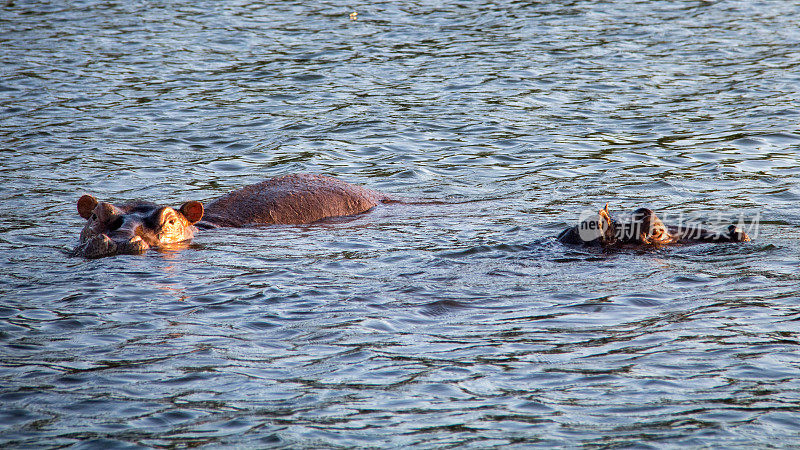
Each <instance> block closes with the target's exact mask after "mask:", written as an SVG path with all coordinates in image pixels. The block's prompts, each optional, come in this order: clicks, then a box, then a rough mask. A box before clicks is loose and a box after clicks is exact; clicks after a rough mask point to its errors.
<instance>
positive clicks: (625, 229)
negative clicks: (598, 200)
mask: <svg viewBox="0 0 800 450" xmlns="http://www.w3.org/2000/svg"><path fill="white" fill-rule="evenodd" d="M557 239H558V240H559V241H560V242H562V243H564V244H570V245H581V246H587V247H603V248H619V247H631V246H663V245H671V244H692V243H701V242H747V241H749V240H750V237H749V236H748V235H747V234H746V233H745V232H744V231H743V230H742V229H740V228H739V227H737V226H735V225H729V226H728V227H727V228H726V229H725V230H724V231H720V232H715V231H709V230H706V229H704V228H702V227H700V226H697V225H689V226H686V225H680V226H674V225H665V224H664V223H663V222H662V221H661V219H659V218H658V216H656V214H655V213H654V212H653V211H652V210H650V209H648V208H639V209H637V210H636V211H634V212H633V215H632V216H631V217H630V218H629V219H628V220H624V221H618V220H615V219H613V218H612V217H611V215H610V214H609V212H608V205H606V207H605V208H604V209H601V210H600V211H599V212H598V213H597V215H596V216H591V217H588V218H586V219H584V220H583V221H581V223H579V224H578V225H576V226H573V227H570V228H567V229H566V230H564V231H563V232H561V234H559V235H558V238H557Z"/></svg>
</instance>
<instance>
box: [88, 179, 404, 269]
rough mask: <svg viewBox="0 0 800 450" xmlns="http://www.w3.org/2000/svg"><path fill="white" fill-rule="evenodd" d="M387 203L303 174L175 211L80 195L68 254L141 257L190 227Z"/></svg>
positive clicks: (279, 220) (287, 220) (187, 233)
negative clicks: (80, 224) (80, 221)
mask: <svg viewBox="0 0 800 450" xmlns="http://www.w3.org/2000/svg"><path fill="white" fill-rule="evenodd" d="M387 201H390V199H389V197H387V196H385V195H383V194H380V193H378V192H376V191H373V190H371V189H367V188H363V187H360V186H355V185H352V184H349V183H346V182H344V181H341V180H338V179H336V178H331V177H326V176H322V175H306V174H295V175H286V176H282V177H277V178H272V179H269V180H266V181H263V182H261V183H257V184H254V185H250V186H246V187H244V188H242V189H239V190H237V191H234V192H231V193H230V194H228V195H225V196H223V197H221V198H219V199H217V200H215V201H213V202H211V203H210V204H209V205H208V206H207V207H203V204H202V203H200V202H198V201H189V202H186V203H184V204H183V205H182V206H181V207H180V208H178V209H174V208H171V207H169V206H160V205H157V204H155V203H150V202H131V203H126V204H123V205H121V206H116V205H113V204H111V203H106V202H100V201H98V200H97V199H95V198H94V197H92V196H91V195H84V196H83V197H81V198H80V200H78V213H79V214H80V215H81V217H83V218H84V219H86V225H85V226H84V228H83V231H81V236H80V243H79V244H78V246H77V247H76V248H75V250H74V251H73V254H74V255H76V256H84V257H87V258H100V257H103V256H112V255H122V254H140V253H144V252H145V251H146V250H147V249H150V248H166V247H169V246H173V245H176V244H180V243H185V242H186V241H188V240H190V239H191V238H192V237H193V236H194V234H195V232H196V231H197V229H196V228H195V226H194V225H195V224H196V225H197V226H199V227H201V228H215V227H243V226H248V225H259V224H268V225H272V224H304V223H311V222H316V221H318V220H321V219H325V218H328V217H338V216H349V215H354V214H361V213H363V212H366V211H368V210H369V209H371V208H373V207H374V206H376V205H377V204H378V203H380V202H387ZM201 219H203V220H202V221H200V220H201Z"/></svg>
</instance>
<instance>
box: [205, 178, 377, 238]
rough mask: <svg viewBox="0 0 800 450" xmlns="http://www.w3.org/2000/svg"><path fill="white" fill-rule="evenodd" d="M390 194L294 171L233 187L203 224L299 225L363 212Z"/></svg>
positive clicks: (207, 212) (211, 206) (210, 209)
mask: <svg viewBox="0 0 800 450" xmlns="http://www.w3.org/2000/svg"><path fill="white" fill-rule="evenodd" d="M388 200H389V198H388V197H387V196H385V195H383V194H380V193H378V192H376V191H373V190H371V189H367V188H364V187H361V186H355V185H352V184H349V183H346V182H344V181H342V180H338V179H336V178H331V177H326V176H322V175H308V174H294V175H286V176H283V177H278V178H272V179H269V180H266V181H262V182H261V183H257V184H253V185H250V186H246V187H244V188H242V189H239V190H237V191H233V192H231V193H230V194H228V195H225V196H224V197H221V198H219V199H217V200H214V201H213V202H211V203H209V204H208V205H207V206H206V210H205V215H204V216H203V221H202V222H201V223H200V224H199V225H200V226H206V227H207V226H212V227H214V226H217V227H242V226H247V225H256V224H287V225H296V224H303V223H311V222H316V221H318V220H321V219H325V218H327V217H338V216H350V215H353V214H360V213H363V212H365V211H368V210H369V209H371V208H373V207H375V206H376V205H377V204H378V203H380V202H385V201H388Z"/></svg>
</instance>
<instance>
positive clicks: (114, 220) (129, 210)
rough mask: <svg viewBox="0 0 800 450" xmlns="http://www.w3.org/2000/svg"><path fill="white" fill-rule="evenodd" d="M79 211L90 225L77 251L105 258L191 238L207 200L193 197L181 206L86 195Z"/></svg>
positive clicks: (78, 254) (82, 234) (85, 227)
mask: <svg viewBox="0 0 800 450" xmlns="http://www.w3.org/2000/svg"><path fill="white" fill-rule="evenodd" d="M78 214H80V216H81V217H83V218H84V219H86V225H85V226H84V227H83V230H82V231H81V237H80V243H79V244H78V246H77V247H76V248H75V250H74V251H73V254H74V255H76V256H84V257H86V258H101V257H103V256H112V255H135V254H140V253H144V252H145V251H146V250H147V249H149V248H162V247H165V246H168V245H170V244H176V243H179V242H183V241H187V240H189V239H191V238H192V236H194V232H195V231H196V230H195V228H194V226H193V224H194V223H196V222H197V221H198V220H200V219H201V218H202V217H203V204H202V203H200V202H198V201H190V202H186V203H184V204H183V206H181V207H180V208H179V209H177V210H176V209H173V208H170V207H169V206H159V205H156V204H154V203H149V202H133V203H126V204H124V205H122V206H115V205H112V204H111V203H106V202H99V201H97V199H95V198H94V197H92V196H91V195H84V196H83V197H81V198H80V200H78Z"/></svg>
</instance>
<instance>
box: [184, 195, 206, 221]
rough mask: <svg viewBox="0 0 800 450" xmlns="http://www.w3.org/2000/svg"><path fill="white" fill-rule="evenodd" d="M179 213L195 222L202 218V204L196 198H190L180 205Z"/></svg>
mask: <svg viewBox="0 0 800 450" xmlns="http://www.w3.org/2000/svg"><path fill="white" fill-rule="evenodd" d="M180 211H181V214H183V216H184V217H186V220H188V221H189V222H191V223H195V222H197V221H198V220H200V219H202V218H203V211H204V210H203V204H202V203H200V202H198V201H197V200H192V201H189V202H186V203H184V204H183V205H181V209H180Z"/></svg>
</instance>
